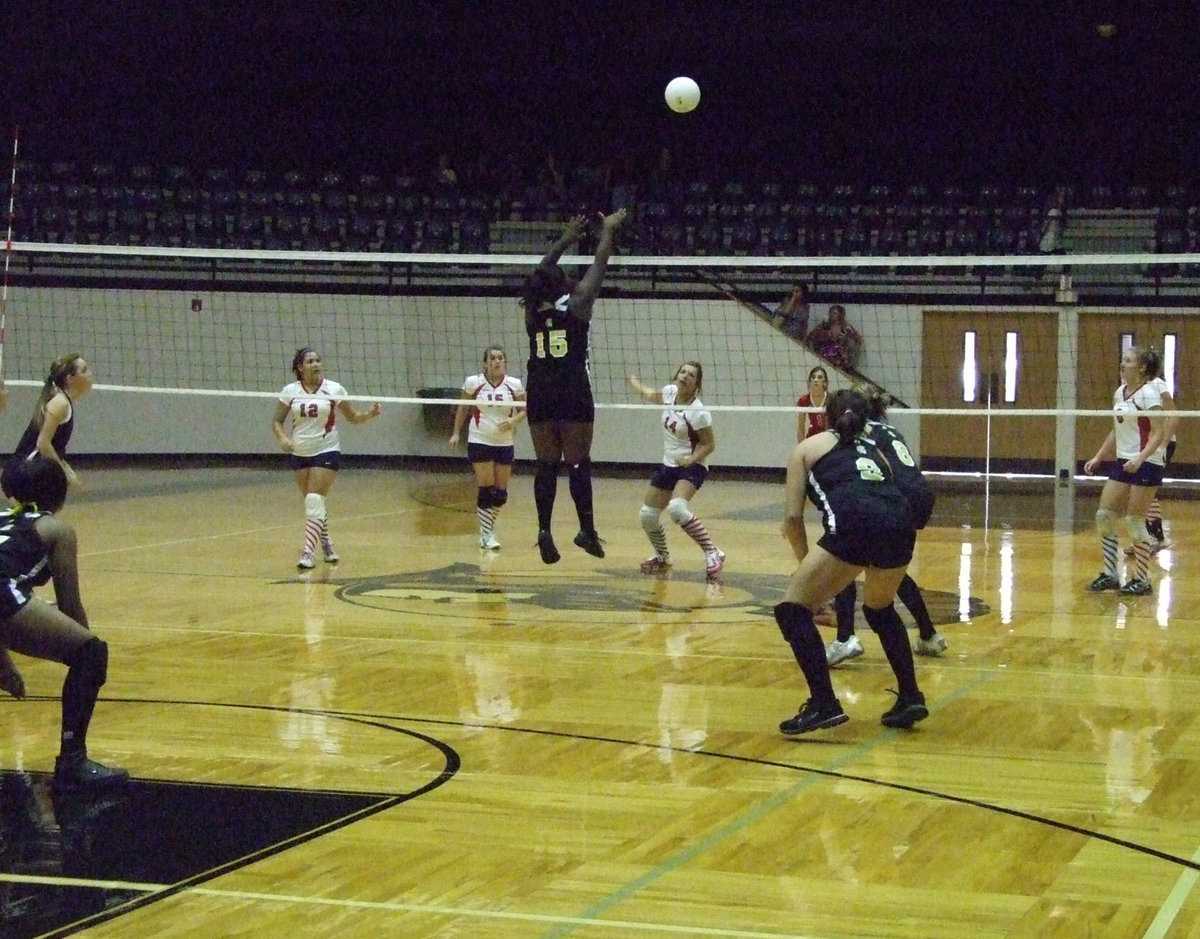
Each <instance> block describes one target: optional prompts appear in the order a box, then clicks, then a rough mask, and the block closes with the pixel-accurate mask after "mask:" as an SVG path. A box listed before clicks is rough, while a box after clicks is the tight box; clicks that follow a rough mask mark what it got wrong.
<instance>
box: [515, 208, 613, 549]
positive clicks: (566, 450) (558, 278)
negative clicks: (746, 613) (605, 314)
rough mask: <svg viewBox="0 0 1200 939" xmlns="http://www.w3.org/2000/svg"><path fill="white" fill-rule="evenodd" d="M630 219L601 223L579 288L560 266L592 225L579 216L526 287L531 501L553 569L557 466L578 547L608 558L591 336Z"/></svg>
mask: <svg viewBox="0 0 1200 939" xmlns="http://www.w3.org/2000/svg"><path fill="white" fill-rule="evenodd" d="M624 221H625V210H624V209H621V210H619V211H617V212H613V213H612V214H611V215H606V216H603V217H602V218H601V220H600V236H599V240H598V241H597V243H596V255H595V259H594V260H593V261H592V264H591V266H590V267H589V268H588V269H587V272H586V273H585V274H584V275H583V277H582V279H581V280H579V282H578V283H576V282H575V281H573V280H571V279H570V278H569V277H567V275H566V272H565V271H563V269H562V268H561V267H559V265H558V261H559V259H560V258H561V257H562V255H563V252H564V251H566V250H567V248H568V247H569V246H571V245H572V244H574V243H575V242H576V241H578V240H579V238H580V236H581V235H582V234H583V232H584V229H585V224H586V220H585V218H584V217H583V216H582V215H578V216H576V217H575V218H573V219H571V220H570V221H569V222H568V223H567V227H566V228H565V229H564V231H563V233H562V236H561V237H560V238H559V239H558V241H556V242H555V243H554V245H553V247H551V249H550V251H549V252H548V253H547V254H546V256H545V257H544V258H542V261H541V263H540V264H539V265H538V266H537V269H536V270H535V271H534V272H533V273H532V274H531V275H530V276H529V278H528V279H527V280H526V281H525V288H524V292H523V294H522V297H521V305H522V306H523V307H524V308H525V332H526V333H527V334H528V336H529V363H528V365H527V366H526V372H525V382H526V385H525V388H526V405H525V407H526V412H527V414H528V417H529V436H530V437H531V438H532V439H533V449H534V453H535V454H536V456H537V472H536V474H535V476H534V480H533V499H534V503H535V504H536V506H537V516H538V539H537V544H538V550H539V551H540V552H541V555H542V561H544V562H545V563H546V564H554V563H555V562H556V561H558V559H559V557H560V555H559V553H558V548H557V547H555V545H554V536H553V534H552V533H551V530H550V520H551V517H552V515H553V514H554V498H555V495H556V494H557V491H558V467H559V464H560V463H561V462H562V461H564V460H565V461H566V463H567V466H568V470H567V478H568V481H569V485H570V489H571V499H572V500H573V501H574V502H575V511H576V514H578V516H579V534H577V535H576V536H575V544H577V545H578V546H579V547H581V548H583V550H584V551H586V552H587V553H588V554H591V555H595V556H596V557H598V558H602V557H604V548H603V546H602V545H601V543H600V536H599V535H597V534H596V522H595V518H594V515H593V510H592V464H591V452H592V431H593V428H594V426H595V420H596V410H595V405H594V403H593V400H592V382H591V377H590V376H589V374H588V331H589V329H590V327H591V322H592V305H593V304H594V303H595V302H596V297H597V296H598V295H599V293H600V284H601V283H602V281H603V280H604V271H605V269H606V268H607V267H608V259H609V257H610V256H611V255H612V251H613V237H614V233H615V232H616V230H617V228H619V227H620V225H621V223H622V222H624Z"/></svg>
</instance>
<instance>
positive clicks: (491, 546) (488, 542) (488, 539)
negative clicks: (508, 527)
mask: <svg viewBox="0 0 1200 939" xmlns="http://www.w3.org/2000/svg"><path fill="white" fill-rule="evenodd" d="M499 547H500V542H499V541H497V540H496V536H495V535H486V536H485V535H480V536H479V550H480V551H495V550H496V549H497V548H499Z"/></svg>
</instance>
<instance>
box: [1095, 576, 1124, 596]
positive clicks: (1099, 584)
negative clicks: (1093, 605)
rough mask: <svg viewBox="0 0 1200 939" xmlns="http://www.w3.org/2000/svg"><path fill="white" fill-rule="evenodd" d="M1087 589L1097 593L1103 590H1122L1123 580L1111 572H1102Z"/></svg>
mask: <svg viewBox="0 0 1200 939" xmlns="http://www.w3.org/2000/svg"><path fill="white" fill-rule="evenodd" d="M1087 589H1088V590H1091V591H1094V592H1095V593H1099V592H1100V591H1101V590H1120V589H1121V582H1120V581H1119V580H1117V578H1115V577H1113V576H1112V575H1111V574H1101V575H1100V576H1099V577H1097V578H1096V579H1095V580H1093V581H1092V582H1091V583H1090V584H1088V588H1087Z"/></svg>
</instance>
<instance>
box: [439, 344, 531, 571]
mask: <svg viewBox="0 0 1200 939" xmlns="http://www.w3.org/2000/svg"><path fill="white" fill-rule="evenodd" d="M507 365H508V356H507V355H506V354H505V352H504V350H503V349H502V348H500V346H489V347H488V348H487V349H486V350H485V351H484V353H483V372H482V373H480V374H479V375H469V376H467V379H466V381H465V382H463V387H462V398H463V401H464V402H467V401H469V402H471V403H470V404H466V403H464V404H460V405H459V406H458V409H457V410H456V411H455V412H454V431H453V433H451V434H450V446H451V447H457V446H458V442H459V438H460V437H461V435H462V428H463V424H464V423H466V422H467V421H468V419H469V421H470V424H469V426H468V430H467V459H468V460H469V461H470V463H471V468H472V469H473V470H474V472H475V485H476V491H477V494H476V498H475V512H476V515H477V516H478V518H479V547H480V550H483V551H494V550H496V549H498V548H499V547H500V542H499V541H497V540H496V535H495V528H496V515H497V513H498V512H499V511H500V509H501V508H502V507H503V506H504V504H505V503H506V502H508V480H509V478H510V477H511V475H512V464H513V431H514V429H515V428H516V426H517V424H519V423H521V421H523V420H525V411H524V409H523V408H516V407H513V403H514V402H516V401H524V400H525V388H524V387H523V386H522V384H521V380H520V379H518V378H513V377H512V376H510V375H506V374H505V369H506V367H507Z"/></svg>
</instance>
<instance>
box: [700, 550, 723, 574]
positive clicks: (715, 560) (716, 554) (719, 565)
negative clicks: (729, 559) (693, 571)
mask: <svg viewBox="0 0 1200 939" xmlns="http://www.w3.org/2000/svg"><path fill="white" fill-rule="evenodd" d="M724 567H725V552H724V551H722V550H721V549H720V548H718V549H717V550H716V551H708V552H706V553H705V555H704V573H705V574H706V575H708V576H709V577H716V576H717V575H718V574H719V573H721V570H722V569H723V568H724Z"/></svg>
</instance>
